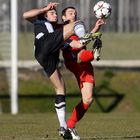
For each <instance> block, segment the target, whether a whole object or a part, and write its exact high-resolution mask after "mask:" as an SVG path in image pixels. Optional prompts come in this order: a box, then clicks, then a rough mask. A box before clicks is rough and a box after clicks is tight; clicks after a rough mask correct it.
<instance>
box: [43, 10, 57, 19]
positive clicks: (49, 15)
mask: <svg viewBox="0 0 140 140" xmlns="http://www.w3.org/2000/svg"><path fill="white" fill-rule="evenodd" d="M45 18H47V20H48V21H50V22H57V20H58V18H57V13H56V11H55V10H49V11H48V12H47V13H46V15H45Z"/></svg>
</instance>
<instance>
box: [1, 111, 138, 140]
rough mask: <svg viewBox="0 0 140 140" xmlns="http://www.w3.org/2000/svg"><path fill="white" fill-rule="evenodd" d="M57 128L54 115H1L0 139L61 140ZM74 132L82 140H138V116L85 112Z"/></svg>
mask: <svg viewBox="0 0 140 140" xmlns="http://www.w3.org/2000/svg"><path fill="white" fill-rule="evenodd" d="M67 115H68V116H69V115H70V114H67ZM58 126H59V125H58V121H57V118H56V115H55V113H44V114H34V115H33V114H19V115H15V116H11V115H9V114H5V115H0V140H61V139H62V138H60V137H59V136H58V132H57V129H58ZM77 130H78V132H79V135H80V136H81V138H82V139H81V140H104V139H108V140H139V139H140V113H121V114H120V113H117V114H116V113H109V114H103V113H88V112H87V114H86V115H85V116H84V118H83V119H82V120H81V121H80V122H79V123H78V124H77Z"/></svg>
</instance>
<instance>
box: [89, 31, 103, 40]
mask: <svg viewBox="0 0 140 140" xmlns="http://www.w3.org/2000/svg"><path fill="white" fill-rule="evenodd" d="M101 36H102V33H101V32H96V33H91V38H92V40H94V39H97V38H98V39H100V38H101Z"/></svg>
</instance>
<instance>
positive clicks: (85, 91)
mask: <svg viewBox="0 0 140 140" xmlns="http://www.w3.org/2000/svg"><path fill="white" fill-rule="evenodd" d="M81 94H82V98H83V100H91V99H92V97H93V83H89V82H83V87H82V88H81Z"/></svg>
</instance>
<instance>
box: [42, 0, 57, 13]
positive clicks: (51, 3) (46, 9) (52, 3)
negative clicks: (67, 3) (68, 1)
mask: <svg viewBox="0 0 140 140" xmlns="http://www.w3.org/2000/svg"><path fill="white" fill-rule="evenodd" d="M58 4H59V3H57V2H50V3H49V4H48V5H47V6H45V7H44V8H43V11H44V12H45V11H48V10H50V9H54V8H56V7H57V5H58Z"/></svg>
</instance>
